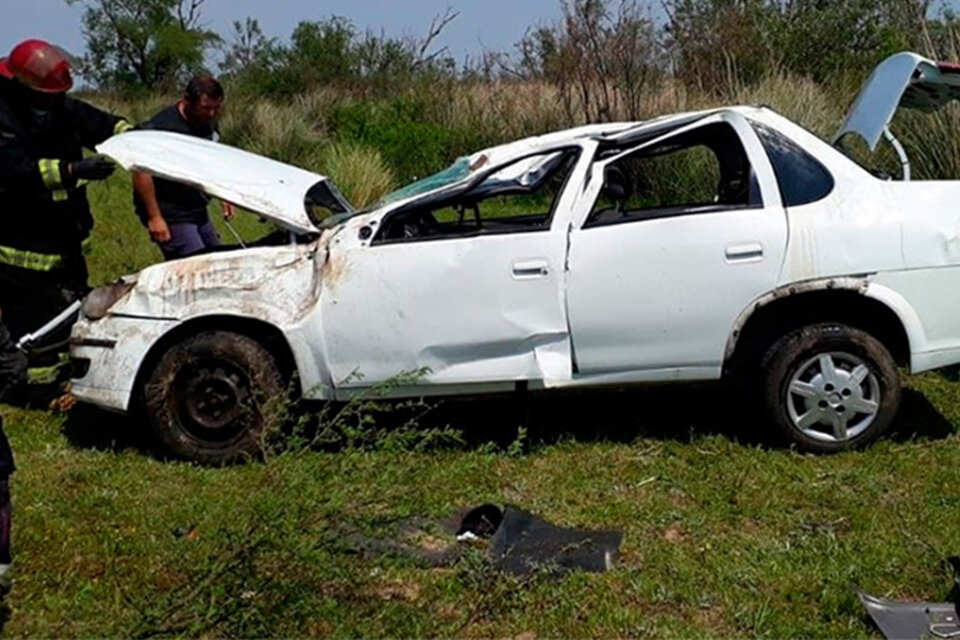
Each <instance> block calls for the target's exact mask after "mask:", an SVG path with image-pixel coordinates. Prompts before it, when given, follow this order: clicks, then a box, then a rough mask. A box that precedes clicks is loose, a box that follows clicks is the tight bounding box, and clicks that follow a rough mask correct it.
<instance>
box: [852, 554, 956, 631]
mask: <svg viewBox="0 0 960 640" xmlns="http://www.w3.org/2000/svg"><path fill="white" fill-rule="evenodd" d="M947 562H948V563H949V564H950V566H951V567H952V568H953V579H954V588H953V591H952V592H951V598H952V599H953V602H895V601H893V600H887V599H885V598H878V597H876V596H871V595H869V594H866V593H864V592H862V591H860V590H859V589H858V590H857V595H859V596H860V602H862V603H863V606H864V607H865V608H866V610H867V613H869V614H870V617H871V618H872V619H873V621H874V622H875V623H876V625H877V627H878V628H879V629H880V631H881V632H882V633H883V635H884V637H885V638H887V640H917V639H919V638H928V637H934V638H960V614H958V612H957V604H958V603H960V599H958V597H960V557H958V556H954V557H952V558H948V559H947Z"/></svg>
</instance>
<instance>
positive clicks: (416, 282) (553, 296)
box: [321, 149, 589, 389]
mask: <svg viewBox="0 0 960 640" xmlns="http://www.w3.org/2000/svg"><path fill="white" fill-rule="evenodd" d="M581 156H582V154H581V153H580V152H579V149H575V150H569V149H567V150H564V151H562V152H557V153H549V154H542V156H536V157H534V158H527V159H524V160H523V161H522V162H525V163H526V164H524V165H522V168H523V169H524V170H523V171H521V172H519V173H518V172H516V171H514V172H513V173H511V167H509V166H508V167H506V168H504V169H503V171H499V172H498V173H496V174H493V175H491V176H490V177H489V178H488V179H487V180H485V181H484V182H483V183H482V184H480V185H479V186H478V187H477V188H475V189H473V190H472V191H470V192H469V193H466V194H462V195H461V196H458V197H457V198H454V199H451V200H446V201H444V200H439V201H436V202H432V203H426V204H422V205H421V204H418V205H417V206H414V207H412V208H410V207H408V208H406V209H401V210H398V211H396V212H393V213H390V214H387V215H386V216H385V217H384V218H383V220H382V222H381V224H380V225H379V227H378V228H375V227H373V226H368V227H365V228H363V229H359V230H358V231H357V232H356V233H353V234H351V233H345V234H339V235H338V236H337V238H336V239H335V240H334V241H333V242H332V243H331V245H330V258H329V261H330V268H329V270H328V275H327V276H326V277H325V278H324V292H323V295H322V296H321V304H322V315H323V323H324V334H325V341H326V352H327V355H328V358H329V365H330V370H331V375H332V381H333V384H334V386H335V387H337V388H339V389H345V388H358V387H368V386H371V385H375V384H377V383H381V382H384V381H387V380H389V379H391V378H392V377H395V376H397V375H400V374H406V373H411V372H420V373H422V377H421V378H420V382H421V383H422V384H424V385H441V384H443V385H451V384H459V385H466V384H484V383H499V384H501V385H505V386H506V387H508V388H512V386H513V384H514V382H516V381H522V380H566V379H569V378H570V375H571V366H570V340H569V335H568V331H567V322H566V313H565V308H564V304H563V288H562V283H563V266H564V259H565V254H566V242H567V236H566V229H567V226H568V214H569V209H570V207H569V204H568V203H569V201H570V198H571V192H572V191H575V189H572V188H570V187H569V186H568V185H573V184H577V183H579V182H581V180H579V179H577V176H579V177H580V178H581V179H582V175H583V174H584V172H585V171H586V169H587V167H588V166H589V161H588V160H585V159H583V158H582V157H581ZM528 169H529V170H528ZM568 178H569V180H568ZM565 186H566V188H564V187H565ZM524 198H527V200H524ZM521 201H523V202H521ZM524 203H526V204H524ZM521 205H523V206H521ZM524 207H526V208H524Z"/></svg>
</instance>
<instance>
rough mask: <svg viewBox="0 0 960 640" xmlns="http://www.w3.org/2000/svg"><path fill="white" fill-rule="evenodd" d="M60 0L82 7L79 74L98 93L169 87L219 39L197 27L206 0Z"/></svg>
mask: <svg viewBox="0 0 960 640" xmlns="http://www.w3.org/2000/svg"><path fill="white" fill-rule="evenodd" d="M64 1H65V2H66V3H67V4H69V5H74V4H82V5H83V6H85V7H86V10H85V11H84V14H83V34H84V37H85V38H86V41H87V53H86V55H85V56H84V57H83V63H82V65H81V68H80V72H81V75H83V76H84V77H86V78H88V79H90V80H92V81H93V82H94V83H96V84H97V85H98V86H99V87H100V88H103V89H115V90H124V91H130V90H136V89H140V90H144V89H146V90H158V89H159V90H163V89H166V90H170V89H174V88H176V87H178V86H179V85H180V84H181V83H182V82H183V80H184V77H185V76H186V75H188V74H190V73H192V72H195V71H197V70H199V69H201V68H202V67H203V61H204V56H205V54H206V51H207V49H208V48H209V47H210V46H211V45H213V44H214V43H216V42H218V41H219V36H217V35H216V34H215V33H213V32H211V31H207V30H205V29H203V28H202V27H201V26H200V17H201V8H202V6H203V3H204V2H205V0H64Z"/></svg>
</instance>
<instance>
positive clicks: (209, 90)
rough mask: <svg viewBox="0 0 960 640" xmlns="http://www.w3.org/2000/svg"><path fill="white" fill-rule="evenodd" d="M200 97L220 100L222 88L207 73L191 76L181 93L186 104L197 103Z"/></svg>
mask: <svg viewBox="0 0 960 640" xmlns="http://www.w3.org/2000/svg"><path fill="white" fill-rule="evenodd" d="M200 96H207V97H208V98H210V99H211V100H222V99H223V86H222V85H221V84H220V83H219V82H217V79H216V78H214V77H213V76H211V75H210V74H208V73H204V74H200V75H197V76H193V77H192V78H190V82H188V83H187V88H186V89H184V91H183V97H184V98H186V99H187V101H188V102H197V101H198V100H199V99H200Z"/></svg>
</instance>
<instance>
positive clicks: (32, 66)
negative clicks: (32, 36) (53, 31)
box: [0, 40, 73, 93]
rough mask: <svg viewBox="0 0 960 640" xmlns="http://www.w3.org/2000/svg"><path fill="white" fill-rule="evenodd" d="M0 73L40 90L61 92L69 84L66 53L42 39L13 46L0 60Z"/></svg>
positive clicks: (69, 85)
mask: <svg viewBox="0 0 960 640" xmlns="http://www.w3.org/2000/svg"><path fill="white" fill-rule="evenodd" d="M0 75H2V76H4V77H6V78H15V79H17V80H19V81H20V82H21V83H22V84H24V85H26V86H28V87H30V88H31V89H33V90H34V91H42V92H43V93H63V92H65V91H69V90H70V87H72V86H73V79H72V78H71V77H70V61H69V60H67V56H66V55H64V53H63V51H61V50H60V49H59V48H57V47H55V46H53V45H52V44H50V43H49V42H45V41H43V40H24V41H23V42H21V43H20V44H18V45H17V46H15V47H14V48H13V51H11V52H10V56H9V57H7V58H2V59H0Z"/></svg>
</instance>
